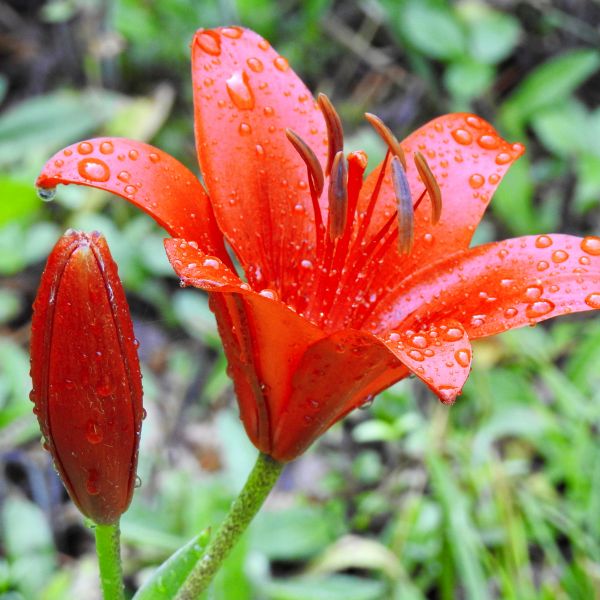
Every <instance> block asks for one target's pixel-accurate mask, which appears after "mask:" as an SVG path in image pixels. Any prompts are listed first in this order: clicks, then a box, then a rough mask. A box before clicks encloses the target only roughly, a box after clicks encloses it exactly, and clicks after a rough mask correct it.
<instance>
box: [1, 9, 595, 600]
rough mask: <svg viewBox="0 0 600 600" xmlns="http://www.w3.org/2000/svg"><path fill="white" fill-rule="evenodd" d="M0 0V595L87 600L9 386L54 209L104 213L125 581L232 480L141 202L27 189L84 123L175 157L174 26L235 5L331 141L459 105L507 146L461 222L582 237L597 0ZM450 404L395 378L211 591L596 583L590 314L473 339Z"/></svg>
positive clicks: (536, 590) (239, 455)
mask: <svg viewBox="0 0 600 600" xmlns="http://www.w3.org/2000/svg"><path fill="white" fill-rule="evenodd" d="M2 8H3V10H2V11H0V45H1V47H2V48H3V51H2V54H0V66H1V67H2V68H1V69H0V73H2V74H1V75H0V102H2V105H1V110H2V112H1V113H0V276H1V277H2V287H1V288H0V464H1V466H2V471H1V472H0V598H2V600H9V599H10V600H30V599H41V600H56V599H63V598H85V599H86V600H88V599H89V600H94V598H97V597H98V595H97V593H96V592H94V590H96V589H97V583H96V576H97V575H96V572H95V569H96V567H95V558H94V555H93V544H92V536H91V534H90V532H89V531H88V530H87V529H86V528H85V527H84V526H83V523H82V520H81V518H80V516H79V515H78V514H77V512H76V511H75V510H74V508H73V507H72V505H71V504H70V503H69V502H68V500H67V499H66V498H65V496H64V493H63V492H62V488H61V486H60V483H59V482H58V480H57V478H56V476H55V474H54V472H53V470H52V467H51V464H50V461H49V457H48V456H47V455H46V454H45V453H44V452H42V450H41V448H40V444H39V431H38V429H37V425H36V422H35V420H34V417H33V414H32V412H31V404H30V403H29V401H28V392H29V385H30V384H29V379H28V357H27V342H28V323H29V318H30V308H29V307H30V305H31V301H32V299H33V296H34V294H35V289H36V285H37V281H38V279H39V275H40V273H41V268H42V266H43V262H44V259H45V256H46V255H47V253H48V251H49V250H50V248H51V247H52V245H53V244H54V242H55V241H56V239H57V238H58V236H59V235H60V233H62V231H63V230H64V229H66V228H67V227H76V228H81V229H85V230H91V229H99V230H101V231H102V232H103V233H104V234H105V235H106V236H107V238H108V240H109V242H110V244H111V248H112V250H113V254H114V256H115V258H116V260H117V262H118V263H119V265H120V273H121V276H122V278H123V280H124V283H125V286H126V289H127V292H128V296H129V298H130V303H131V306H132V310H133V313H134V319H135V326H136V331H137V335H138V337H139V338H140V341H141V357H142V361H143V368H144V387H145V403H146V407H147V409H148V418H147V420H146V421H145V423H144V432H143V440H142V452H141V461H140V477H141V479H142V482H143V485H142V487H141V488H140V489H138V490H137V492H136V496H135V500H134V503H133V505H132V508H131V509H130V511H129V512H128V513H127V515H126V516H125V518H124V520H123V526H122V529H123V539H124V543H125V571H126V574H127V585H128V592H129V593H133V591H134V590H135V589H136V588H137V587H138V586H139V584H140V583H141V582H142V581H144V579H145V578H147V577H148V576H149V575H150V574H151V573H152V571H153V570H154V569H155V567H156V565H158V564H159V563H160V562H162V561H163V560H164V559H165V558H166V557H167V556H169V555H170V554H171V553H172V552H173V551H174V550H176V549H177V548H178V547H180V546H181V545H182V544H184V543H185V542H186V541H188V540H189V539H190V538H192V537H193V536H194V535H195V534H196V533H198V532H199V531H200V530H201V529H203V528H204V527H207V526H208V525H210V524H213V525H214V524H216V523H218V521H219V520H220V519H221V517H222V515H223V514H224V512H225V511H226V510H227V508H228V506H229V503H230V502H231V499H232V498H233V496H234V495H235V493H236V492H237V491H238V490H239V488H240V487H241V485H242V483H243V481H244V479H245V476H246V474H247V473H248V471H249V470H250V467H251V464H252V463H253V460H254V456H255V451H254V449H253V448H252V447H251V446H250V445H249V443H248V442H247V441H246V438H245V435H244V433H243V431H242V428H241V425H240V423H239V420H238V418H237V409H236V407H235V402H234V399H233V397H232V392H231V387H230V383H229V380H228V379H227V377H226V375H225V361H224V358H223V356H222V353H221V349H220V343H219V340H218V336H217V334H216V328H215V325H214V322H213V319H212V315H211V314H210V312H209V311H208V307H207V304H206V298H205V297H204V296H203V295H202V294H201V293H199V292H196V291H194V290H180V289H178V286H177V281H176V279H175V277H174V275H173V274H172V272H171V269H170V267H169V265H168V263H167V261H166V259H165V258H164V252H163V250H162V241H161V240H162V237H163V234H162V232H160V231H159V230H158V229H157V228H156V227H155V226H154V224H153V223H152V222H151V221H150V219H148V218H147V217H145V216H143V215H140V214H138V213H136V212H135V211H134V210H131V209H130V207H129V206H126V205H125V203H122V202H113V201H112V200H111V199H110V197H109V196H107V195H106V194H104V193H101V192H99V191H94V190H89V189H84V188H77V187H74V186H72V187H69V188H61V189H60V190H59V194H58V196H57V199H56V201H55V202H52V203H49V204H43V203H42V202H40V201H39V200H38V199H37V197H36V194H35V190H34V189H33V185H32V182H33V181H34V180H35V177H36V175H37V172H38V171H39V169H40V167H41V165H42V164H43V163H44V162H45V160H46V158H48V157H49V156H50V155H51V154H52V153H53V152H55V151H56V150H57V149H59V148H60V147H62V146H63V145H66V144H68V143H71V142H73V141H76V140H78V139H81V138H84V137H87V136H90V135H96V134H102V135H124V136H128V137H132V138H137V139H143V140H147V141H151V142H152V143H153V144H155V145H157V146H159V147H162V148H163V149H165V150H167V151H169V152H171V153H172V154H174V155H175V156H177V157H179V158H180V159H181V160H182V161H184V162H185V163H186V164H188V165H189V166H191V167H192V168H195V167H194V162H195V158H194V142H193V133H192V121H191V114H192V111H191V85H190V77H189V62H188V54H189V47H188V45H189V41H190V39H191V37H192V35H193V32H194V30H195V29H196V28H197V27H201V26H202V27H210V26H215V25H222V24H233V23H237V24H242V25H245V26H247V27H251V28H254V29H256V30H257V31H259V32H260V33H261V34H263V35H265V36H266V37H268V38H269V39H270V40H271V41H272V43H273V45H274V46H276V47H277V48H278V50H279V51H280V52H281V53H282V54H284V55H286V56H287V57H288V59H289V60H290V63H291V65H292V66H293V67H294V68H295V69H296V71H297V72H298V73H299V74H300V75H301V76H302V77H303V78H304V79H305V80H306V81H308V82H309V85H310V86H311V87H312V88H313V89H314V90H315V91H324V92H326V93H328V94H330V95H331V96H332V98H333V100H334V102H335V103H336V105H337V106H338V108H339V110H340V112H341V114H342V117H343V118H344V121H345V124H346V128H347V131H348V132H349V136H348V138H347V145H348V147H349V148H358V147H363V148H364V149H365V150H367V151H368V152H369V155H370V157H371V162H372V164H375V163H376V162H377V158H378V157H381V156H382V153H383V149H382V147H381V146H380V145H379V142H378V140H377V139H376V138H375V137H374V136H373V134H372V133H371V131H370V129H369V128H368V127H367V126H365V124H364V122H363V121H362V120H361V115H362V113H363V112H364V111H366V110H368V111H370V112H375V113H377V114H379V115H380V116H381V117H382V118H383V119H384V120H385V121H386V122H387V123H388V124H389V125H390V126H391V127H392V129H394V131H395V132H396V133H397V134H398V136H399V137H400V136H402V135H403V134H405V133H407V132H409V131H410V130H412V129H413V128H415V127H416V126H418V125H419V124H421V123H423V122H425V121H426V120H428V119H429V118H431V117H433V116H435V115H438V114H441V113H444V112H449V111H452V110H472V111H474V112H477V113H479V114H481V115H482V116H484V117H485V118H487V119H488V120H490V121H491V122H493V123H494V124H495V125H496V126H497V127H498V128H499V129H500V130H501V132H502V133H503V134H504V135H505V136H507V137H508V138H509V139H510V140H512V141H520V142H524V143H525V144H526V145H527V147H528V152H527V155H526V157H525V158H523V159H521V160H520V161H519V162H518V163H517V165H515V166H514V167H513V169H511V171H510V173H509V175H508V176H507V177H506V180H505V182H504V183H503V184H502V186H501V188H500V190H499V191H498V193H497V194H496V197H495V198H494V200H493V203H492V207H493V208H492V210H491V214H490V215H489V216H488V217H487V218H486V220H485V222H484V223H482V225H481V227H480V229H479V231H478V233H477V242H482V241H487V240H490V239H499V238H501V237H506V236H510V235H520V234H524V233H535V232H538V231H562V232H569V233H578V234H595V235H598V234H599V233H600V227H599V221H600V208H599V203H600V108H599V106H600V105H599V101H600V53H599V52H598V48H599V47H600V28H599V24H600V5H599V4H598V3H597V2H592V1H585V0H579V1H577V0H572V1H566V0H565V1H563V2H560V1H556V2H545V3H540V2H534V1H516V0H505V1H500V0H498V1H497V2H483V1H479V0H464V1H461V2H447V1H445V0H368V1H365V2H358V1H347V2H333V1H331V0H307V1H304V2H297V1H294V0H288V1H286V2H277V1H276V0H221V1H217V0H210V1H204V2H192V1H191V0H165V1H161V2H157V1H151V0H146V1H142V0H115V1H113V2H110V1H107V2H102V1H101V0H51V1H44V0H37V1H36V0H28V1H27V2H19V1H14V2H3V3H2ZM474 355H475V363H474V369H473V372H472V375H471V378H470V380H469V382H468V384H467V386H466V388H465V392H464V394H463V396H462V397H461V398H460V400H459V402H458V403H457V405H456V406H455V407H454V408H452V409H448V408H446V407H443V406H441V405H439V404H438V403H437V401H436V400H435V399H434V398H433V396H432V395H431V394H430V393H428V392H426V391H425V390H424V389H423V386H422V385H420V384H418V383H417V382H415V381H414V380H406V381H404V382H401V383H400V384H398V385H396V386H395V387H394V388H392V389H390V390H388V391H386V392H385V393H383V394H382V395H381V396H380V397H379V398H377V400H376V401H375V403H374V404H373V406H372V407H371V408H370V409H369V410H366V411H359V412H358V413H356V414H354V415H352V416H350V417H349V418H348V419H346V421H345V422H344V423H343V424H342V425H339V426H337V427H336V428H334V429H333V430H331V431H330V432H329V433H328V434H327V435H326V436H325V437H324V438H323V439H322V440H321V441H320V442H319V443H318V444H317V445H316V447H315V448H313V449H312V450H311V451H310V452H309V453H308V454H307V455H306V456H304V457H303V458H301V459H300V460H298V461H297V462H296V463H294V464H292V465H290V467H289V468H288V470H287V472H286V474H285V475H284V478H283V480H282V482H281V485H280V486H279V487H278V488H277V490H276V492H275V493H274V494H273V495H272V497H271V500H270V502H269V504H268V506H267V508H266V510H265V511H264V512H263V513H262V514H261V516H260V517H259V518H258V519H257V521H256V523H255V524H254V525H253V526H252V528H251V531H250V533H249V535H247V536H246V538H245V539H244V541H243V543H242V544H241V545H240V546H239V547H238V548H237V549H236V550H235V552H234V554H233V556H232V557H231V558H230V560H229V561H228V562H227V565H226V568H225V569H224V570H223V571H222V573H221V574H220V575H219V577H218V579H217V581H216V583H215V585H214V587H213V589H212V591H211V592H210V598H213V599H218V600H251V599H258V600H338V599H339V600H378V599H381V600H384V599H390V598H391V599H395V600H400V599H402V600H421V599H430V598H431V599H444V600H450V599H454V598H466V599H469V600H485V599H486V598H503V599H505V598H506V599H515V600H529V599H548V600H551V599H552V600H554V599H566V598H574V599H582V600H585V599H591V598H596V597H600V518H599V517H600V445H599V443H598V429H599V427H600V319H598V318H597V317H595V318H594V316H591V317H587V316H577V317H573V318H566V319H562V320H559V321H556V322H552V323H550V324H549V325H548V326H539V327H536V328H533V329H532V328H526V329H522V330H518V331H513V332H509V333H506V334H503V335H501V336H498V337H497V338H493V339H490V340H483V341H480V342H479V343H476V345H475V348H474Z"/></svg>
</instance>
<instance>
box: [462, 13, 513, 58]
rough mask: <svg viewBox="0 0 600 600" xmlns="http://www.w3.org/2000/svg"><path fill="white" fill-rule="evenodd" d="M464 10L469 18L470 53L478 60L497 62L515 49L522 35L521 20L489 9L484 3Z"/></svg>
mask: <svg viewBox="0 0 600 600" xmlns="http://www.w3.org/2000/svg"><path fill="white" fill-rule="evenodd" d="M467 6H468V7H473V9H472V10H470V11H468V12H467V11H466V10H465V11H463V12H464V13H466V14H465V17H466V19H467V20H468V23H469V25H468V45H469V54H470V55H471V56H473V57H476V58H477V60H478V61H480V62H482V63H488V64H496V63H499V62H500V61H502V60H504V59H505V58H506V57H507V56H509V55H510V53H511V52H512V51H513V49H514V48H515V46H516V45H517V43H518V42H519V37H520V35H521V26H520V24H519V21H518V20H517V19H515V18H514V17H513V16H511V15H509V14H504V13H501V12H497V11H494V10H489V9H488V8H487V7H486V6H485V5H484V4H468V5H467Z"/></svg>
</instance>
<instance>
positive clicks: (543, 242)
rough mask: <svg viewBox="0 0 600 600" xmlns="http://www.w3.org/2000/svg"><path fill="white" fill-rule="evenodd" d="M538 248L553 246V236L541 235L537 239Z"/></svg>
mask: <svg viewBox="0 0 600 600" xmlns="http://www.w3.org/2000/svg"><path fill="white" fill-rule="evenodd" d="M535 246H536V248H548V246H552V238H551V237H550V236H547V235H539V236H538V237H537V238H536V239H535Z"/></svg>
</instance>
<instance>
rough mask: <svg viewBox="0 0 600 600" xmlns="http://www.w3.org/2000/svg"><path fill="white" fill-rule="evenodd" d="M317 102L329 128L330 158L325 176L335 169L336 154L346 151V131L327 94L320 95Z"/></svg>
mask: <svg viewBox="0 0 600 600" xmlns="http://www.w3.org/2000/svg"><path fill="white" fill-rule="evenodd" d="M317 102H318V104H319V106H320V107H321V112H322V113H323V117H324V118H325V125H326V127H327V142H328V149H329V151H328V156H327V168H326V169H325V174H326V175H329V174H330V173H331V169H332V168H333V159H334V158H335V156H336V154H337V153H338V152H339V151H340V150H343V149H344V130H343V129H342V121H341V120H340V116H339V115H338V114H337V111H336V110H335V108H334V107H333V104H332V103H331V100H330V99H329V98H328V97H327V96H326V95H325V94H319V95H318V97H317Z"/></svg>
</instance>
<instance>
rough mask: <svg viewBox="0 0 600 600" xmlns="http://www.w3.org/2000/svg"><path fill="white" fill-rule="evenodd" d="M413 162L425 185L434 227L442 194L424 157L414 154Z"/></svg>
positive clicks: (440, 212)
mask: <svg viewBox="0 0 600 600" xmlns="http://www.w3.org/2000/svg"><path fill="white" fill-rule="evenodd" d="M414 160H415V165H416V166H417V170H418V171H419V175H420V176H421V180H422V181H423V183H424V184H425V187H426V188H427V193H428V194H429V198H430V199H431V222H432V223H433V224H434V225H435V224H436V223H437V222H438V221H439V220H440V216H441V214H442V192H441V191H440V186H439V185H438V183H437V181H436V180H435V177H434V175H433V173H432V172H431V169H430V168H429V165H428V164H427V161H426V160H425V157H424V156H423V155H422V154H421V153H420V152H415V155H414Z"/></svg>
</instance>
